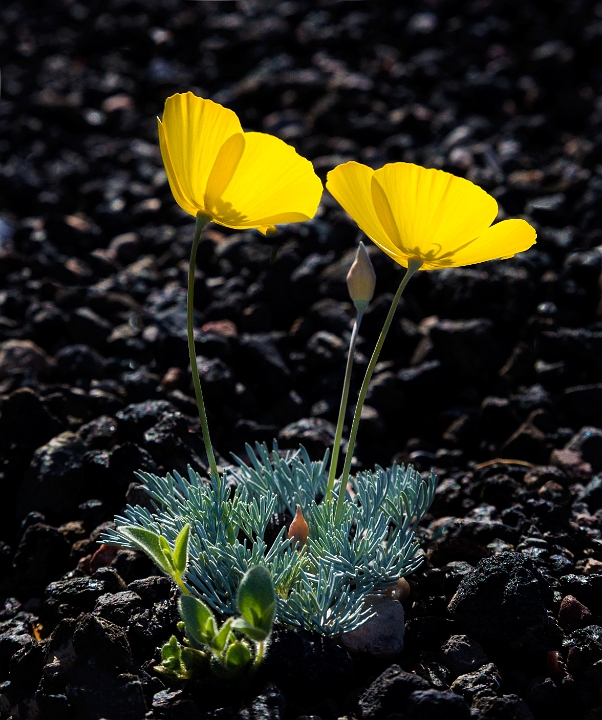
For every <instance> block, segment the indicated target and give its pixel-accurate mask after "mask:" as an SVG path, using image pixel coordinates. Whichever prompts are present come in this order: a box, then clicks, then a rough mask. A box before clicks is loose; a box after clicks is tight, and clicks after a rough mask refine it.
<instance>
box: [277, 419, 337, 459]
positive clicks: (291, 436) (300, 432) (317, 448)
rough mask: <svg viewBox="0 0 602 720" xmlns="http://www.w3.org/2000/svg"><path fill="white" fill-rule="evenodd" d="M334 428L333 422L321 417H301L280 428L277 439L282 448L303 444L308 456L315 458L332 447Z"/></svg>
mask: <svg viewBox="0 0 602 720" xmlns="http://www.w3.org/2000/svg"><path fill="white" fill-rule="evenodd" d="M335 430H336V428H335V426H334V424H333V423H331V422H329V421H328V420H324V419H323V418H303V419H301V420H297V421H296V422H293V423H291V424H290V425H287V426H286V427H284V428H282V430H281V431H280V432H279V433H278V440H279V441H280V444H281V446H282V447H283V448H297V447H299V445H303V447H304V448H305V449H306V450H307V452H308V453H309V455H310V457H311V458H312V459H315V460H317V459H322V458H323V457H324V452H325V451H326V449H327V448H330V447H332V443H333V441H334V434H335Z"/></svg>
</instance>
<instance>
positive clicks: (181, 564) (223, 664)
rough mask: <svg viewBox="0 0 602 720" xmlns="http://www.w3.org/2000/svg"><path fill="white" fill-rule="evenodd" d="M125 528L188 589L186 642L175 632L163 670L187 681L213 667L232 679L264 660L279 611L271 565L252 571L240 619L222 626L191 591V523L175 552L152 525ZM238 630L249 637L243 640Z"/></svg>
mask: <svg viewBox="0 0 602 720" xmlns="http://www.w3.org/2000/svg"><path fill="white" fill-rule="evenodd" d="M122 532H123V534H124V535H125V536H126V537H128V538H129V539H130V541H131V542H132V544H133V545H134V546H135V547H137V548H139V549H140V550H143V551H144V552H146V553H147V554H148V556H149V557H151V558H152V559H153V560H154V562H155V563H156V564H157V565H158V567H159V568H160V569H161V570H163V572H165V573H166V574H167V575H169V576H170V577H171V578H172V579H173V580H174V581H175V582H176V583H177V584H178V586H179V587H180V588H181V589H182V591H183V594H182V595H181V596H180V599H179V601H178V609H179V611H180V617H181V618H182V622H180V623H178V629H179V630H180V631H181V632H182V633H184V645H181V644H180V643H179V642H178V640H177V638H176V637H175V636H173V635H172V637H171V638H170V639H169V642H167V643H166V644H165V645H164V646H163V647H162V648H161V658H162V663H161V665H159V666H158V667H157V668H156V670H157V671H158V672H161V673H163V674H165V675H170V676H172V677H176V678H178V679H187V678H190V677H192V676H193V675H194V674H195V672H197V670H200V669H203V670H206V669H207V668H209V669H211V671H212V672H213V673H214V674H215V675H217V676H219V677H222V678H232V677H237V676H240V675H241V674H243V673H244V672H246V671H247V670H248V668H249V666H250V665H251V662H253V667H256V666H257V665H258V664H259V663H260V662H261V658H262V657H263V653H264V648H265V643H266V642H267V640H268V638H269V636H270V633H271V631H272V624H273V622H274V616H275V613H276V594H275V592H274V585H273V583H272V578H271V576H270V573H269V572H268V571H267V570H266V568H265V567H261V566H255V567H251V568H249V569H248V570H247V572H246V573H245V575H244V576H243V578H242V580H241V582H240V584H239V586H238V591H237V593H236V606H237V608H238V612H239V613H240V617H237V618H235V617H229V618H228V619H227V620H226V621H225V622H224V623H223V624H222V626H221V627H218V624H217V621H216V619H215V616H214V614H213V613H212V612H211V610H210V608H209V607H208V606H207V605H206V604H205V603H204V602H203V601H202V600H200V599H199V598H196V597H193V596H192V595H190V594H189V591H188V589H187V588H186V587H185V585H184V584H183V581H182V577H183V574H184V573H185V572H186V569H187V565H188V561H189V539H190V525H185V526H184V527H183V528H182V530H181V531H180V532H179V534H178V536H177V537H176V539H175V542H174V547H173V550H172V549H171V547H170V545H169V543H168V542H167V540H166V539H165V537H163V535H160V534H158V533H155V532H153V531H151V530H147V529H146V528H141V527H135V526H131V527H124V528H122ZM235 631H236V632H235ZM236 633H238V634H239V635H242V636H244V637H243V638H239V637H238V636H237V634H236ZM252 647H253V648H254V649H253V650H252Z"/></svg>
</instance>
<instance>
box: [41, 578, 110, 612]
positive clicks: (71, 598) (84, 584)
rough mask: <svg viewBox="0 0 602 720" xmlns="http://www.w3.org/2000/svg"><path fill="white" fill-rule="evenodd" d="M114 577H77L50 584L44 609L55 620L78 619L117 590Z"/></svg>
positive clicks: (45, 597)
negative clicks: (64, 618) (109, 593)
mask: <svg viewBox="0 0 602 720" xmlns="http://www.w3.org/2000/svg"><path fill="white" fill-rule="evenodd" d="M112 579H113V576H109V577H107V578H98V577H96V578H95V577H75V578H68V579H66V580H57V581H56V582H53V583H50V584H49V585H48V587H47V588H46V592H45V596H44V607H45V609H46V611H47V612H48V613H49V614H50V615H51V616H52V617H54V618H57V619H58V618H63V617H78V616H79V614H80V613H81V612H82V611H91V610H92V609H93V608H94V606H95V604H96V601H97V600H98V598H100V597H101V596H104V595H105V594H106V593H108V592H111V591H114V590H116V589H117V588H115V587H114V586H113V587H112V585H113V583H112Z"/></svg>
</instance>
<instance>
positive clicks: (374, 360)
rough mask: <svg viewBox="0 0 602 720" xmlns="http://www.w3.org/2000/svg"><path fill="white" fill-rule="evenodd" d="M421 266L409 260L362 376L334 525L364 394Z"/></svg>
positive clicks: (340, 511)
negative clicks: (388, 334)
mask: <svg viewBox="0 0 602 720" xmlns="http://www.w3.org/2000/svg"><path fill="white" fill-rule="evenodd" d="M421 265H422V262H421V261H420V260H418V258H410V259H409V260H408V269H407V271H406V274H405V275H404V276H403V280H402V281H401V283H400V284H399V287H398V288H397V292H396V293H395V297H394V298H393V302H392V303H391V307H390V308H389V312H388V314H387V318H386V320H385V324H384V325H383V328H382V330H381V331H380V335H379V336H378V342H377V343H376V347H375V348H374V352H373V353H372V357H371V358H370V363H369V364H368V368H367V370H366V374H365V376H364V381H363V382H362V387H361V388H360V393H359V395H358V398H357V404H356V406H355V412H354V414H353V422H352V424H351V432H350V433H349V445H348V447H347V454H346V455H345V465H344V466H343V472H342V474H341V484H340V487H339V498H338V501H337V509H336V514H335V523H336V524H339V523H340V522H341V518H342V516H343V500H344V498H345V490H346V489H347V479H348V478H349V470H350V469H351V460H352V459H353V451H354V449H355V439H356V437H357V429H358V427H359V424H360V418H361V416H362V408H363V407H364V401H365V399H366V393H367V392H368V386H369V385H370V380H372V373H373V372H374V368H375V367H376V363H377V362H378V357H379V355H380V351H381V350H382V347H383V344H384V342H385V338H386V337H387V333H388V332H389V328H390V327H391V322H392V321H393V316H394V315H395V311H396V310H397V305H398V304H399V300H400V298H401V296H402V294H403V291H404V290H405V288H406V285H407V284H408V282H409V281H410V278H411V277H412V275H414V273H415V272H416V271H417V270H419V269H420V266H421Z"/></svg>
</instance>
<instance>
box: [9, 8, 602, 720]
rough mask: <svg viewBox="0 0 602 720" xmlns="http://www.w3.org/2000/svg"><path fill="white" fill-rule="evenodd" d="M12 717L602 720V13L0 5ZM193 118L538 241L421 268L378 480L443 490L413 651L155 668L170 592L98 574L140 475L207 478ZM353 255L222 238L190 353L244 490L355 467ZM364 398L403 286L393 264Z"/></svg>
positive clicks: (305, 231)
mask: <svg viewBox="0 0 602 720" xmlns="http://www.w3.org/2000/svg"><path fill="white" fill-rule="evenodd" d="M0 62H1V64H2V98H1V99H0V487H1V489H2V496H1V501H0V601H1V602H3V603H4V605H3V608H2V609H0V717H2V718H26V719H31V720H35V719H36V718H40V719H41V720H46V719H48V720H80V719H81V720H100V718H108V719H109V720H139V719H141V718H143V717H144V718H149V719H152V718H174V719H175V718H177V719H178V720H198V719H199V718H203V719H204V720H228V719H229V718H231V717H235V718H237V719H239V720H251V719H253V720H260V719H261V720H263V719H266V720H268V719H269V720H289V719H290V720H295V718H298V717H299V716H307V715H313V716H319V717H320V718H323V719H325V720H330V719H334V718H337V717H341V716H343V715H345V716H346V717H348V718H362V720H386V719H387V718H389V719H390V720H393V719H394V720H417V719H418V718H420V720H437V719H441V720H443V719H445V720H456V719H458V720H460V719H466V720H468V718H473V720H481V719H485V718H487V719H489V718H491V719H493V720H511V719H516V720H532V718H537V719H538V720H539V719H540V718H541V719H543V718H545V719H546V720H555V719H556V718H558V719H559V718H571V719H572V718H575V719H577V720H579V719H580V718H587V719H588V720H595V719H596V718H602V709H601V707H600V691H601V689H602V537H601V532H600V527H601V520H602V430H601V429H600V426H601V425H602V320H601V294H600V287H601V286H600V276H601V272H602V250H601V248H602V3H600V2H592V1H591V0H540V1H539V2H537V1H535V0H521V2H517V1H514V0H512V1H511V0H470V1H469V0H466V1H465V2H461V1H460V0H430V1H428V2H426V1H425V2H419V1H418V0H407V1H404V2H398V1H395V0H390V1H388V2H387V1H386V0H379V1H378V2H364V0H360V1H358V2H350V1H347V2H346V1H338V2H337V1H336V0H332V1H329V0H321V2H307V1H305V0H285V1H283V2H269V1H268V0H239V1H238V2H230V1H226V2H192V1H188V0H137V1H136V0H104V2H98V1H97V0H86V2H83V1H82V2H78V1H77V0H57V2H55V3H40V2H34V1H33V0H31V1H30V2H26V1H25V0H17V1H16V2H11V0H6V1H5V2H2V4H1V6H0ZM187 90H192V91H193V92H195V93H196V94H199V95H202V96H204V97H211V98H212V99H213V100H215V101H217V102H220V103H223V104H225V105H227V106H228V107H230V108H232V109H233V110H235V111H236V112H237V113H238V115H239V117H240V118H241V121H242V124H243V126H244V127H245V128H247V129H252V130H261V131H265V132H269V133H273V134H275V135H277V136H279V137H281V138H283V139H284V140H286V141H287V142H289V143H291V144H293V145H294V146H295V147H296V148H297V149H298V151H299V152H300V153H301V154H303V155H305V156H306V157H308V158H310V159H311V160H312V161H313V163H314V166H315V169H316V171H317V172H318V174H319V175H320V176H321V177H322V178H324V177H325V174H326V172H327V171H328V170H330V169H331V168H333V167H334V166H335V165H337V164H338V163H341V162H344V161H347V160H350V159H354V160H358V161H360V162H364V163H366V164H369V165H371V166H373V167H378V166H380V165H382V164H384V163H385V162H390V161H400V160H403V161H408V162H416V163H419V164H424V165H427V166H431V167H439V168H443V169H445V170H448V171H450V172H453V173H455V174H458V175H462V176H465V177H467V178H469V179H470V180H472V181H474V182H476V183H477V184H479V185H480V186H482V187H483V188H485V189H486V190H488V191H489V192H490V193H492V194H493V195H494V196H495V197H496V199H497V200H498V202H499V205H500V216H499V217H500V218H503V217H517V216H524V217H525V218H527V219H528V220H529V221H530V222H532V223H533V224H534V225H535V226H536V228H537V230H538V241H537V244H536V245H535V246H534V247H533V248H532V249H531V250H529V251H528V252H526V253H523V254H521V255H519V256H517V257H515V258H513V259H511V260H507V261H499V262H491V263H487V264H484V265H477V266H473V267H467V268H460V269H446V270H441V271H437V272H424V273H420V274H419V275H418V276H417V277H416V278H415V279H413V280H412V282H411V283H410V285H409V286H408V289H407V291H406V294H405V296H404V298H403V300H402V302H401V305H400V308H399V311H398V313H397V316H396V319H395V321H394V324H393V327H392V330H391V333H390V335H389V337H388V339H387V342H386V344H385V347H384V350H383V353H382V356H381V361H380V363H379V365H378V366H377V371H376V374H375V376H374V380H373V383H372V386H371V388H370V391H369V396H368V400H367V405H366V408H365V410H364V416H363V420H362V423H361V426H360V432H359V442H358V446H357V453H356V455H357V463H356V466H355V467H356V469H360V468H362V467H371V466H373V465H374V464H375V463H379V464H382V465H387V464H389V463H390V462H392V461H393V460H395V461H397V462H411V463H413V464H414V465H415V466H416V467H417V468H418V469H419V470H421V471H426V470H427V469H428V468H430V467H435V468H436V469H437V473H438V475H439V478H440V481H439V482H440V484H439V488H438V490H437V494H436V498H435V501H434V504H433V506H432V508H431V512H430V514H429V515H428V516H427V517H426V518H425V520H424V522H423V523H422V525H421V528H420V530H419V538H420V541H421V543H422V545H423V547H424V548H425V551H426V562H425V563H424V565H423V566H422V568H421V569H420V570H419V571H418V572H416V573H414V574H413V575H412V576H410V577H409V578H408V579H409V582H410V586H411V593H410V596H409V598H408V599H406V600H405V601H404V607H405V612H406V621H407V626H406V637H405V648H404V650H403V652H402V653H401V654H400V655H399V656H396V657H393V658H386V659H382V660H378V661H377V660H374V659H370V658H364V657H359V656H355V657H351V656H350V655H349V653H348V652H347V651H346V650H345V649H344V648H343V647H342V646H340V645H338V644H336V643H335V642H334V641H332V640H328V639H324V638H319V637H316V636H312V635H310V634H308V633H304V632H292V631H290V630H283V629H278V630H277V631H276V633H275V637H274V640H273V643H272V647H271V649H270V651H269V653H268V656H267V659H266V661H265V664H264V666H263V669H262V671H261V673H260V674H259V676H258V677H257V678H256V679H255V680H254V682H252V683H251V684H247V685H236V686H232V685H223V684H220V683H219V682H218V681H216V680H215V679H212V678H199V679H198V680H195V681H194V682H188V683H175V682H172V683H169V682H166V681H165V680H163V679H161V678H159V677H158V676H157V675H156V674H155V673H154V672H153V670H152V667H153V665H154V664H156V662H157V660H158V657H159V656H158V654H157V648H158V647H159V646H160V645H161V644H162V643H163V642H165V641H166V640H167V639H168V638H169V636H170V634H171V633H172V632H173V631H174V628H175V623H176V622H177V619H178V618H177V610H176V605H175V601H176V597H177V593H176V589H175V587H174V586H172V584H171V582H170V581H169V580H167V579H166V578H163V577H160V576H158V575H157V571H156V569H155V568H154V567H153V565H152V564H151V563H150V561H148V560H147V559H146V558H145V557H143V556H142V555H140V554H139V553H136V552H133V551H127V550H117V549H116V548H111V547H106V546H102V547H100V546H99V543H98V538H99V537H100V535H101V533H102V531H103V528H106V527H107V523H110V522H111V521H112V518H113V517H114V515H115V513H116V512H119V511H120V510H121V509H122V508H123V506H124V505H125V503H126V502H131V503H142V504H144V503H145V502H147V500H146V496H145V494H144V492H143V491H142V489H141V487H140V485H139V484H138V483H137V482H136V479H135V476H134V472H135V471H136V470H138V469H144V470H148V471H152V472H157V473H164V472H167V471H171V470H173V469H177V470H180V471H182V470H185V468H186V466H187V464H188V463H190V464H191V465H192V466H193V467H195V468H196V469H198V470H200V471H204V470H205V469H206V457H205V453H204V448H203V444H202V441H201V438H200V432H199V421H198V415H197V412H196V406H195V402H194V399H193V391H192V386H191V380H190V375H189V371H188V359H187V349H186V336H185V321H186V317H185V304H186V293H185V289H184V288H185V278H186V272H187V263H188V254H189V250H190V242H191V239H192V233H193V221H192V218H190V217H189V216H187V215H185V214H184V213H183V212H182V211H180V210H179V208H178V207H177V205H176V204H175V202H174V200H173V198H172V196H171V193H170V191H169V187H168V185H167V181H166V176H165V173H164V171H163V168H162V163H161V159H160V154H159V149H158V143H157V137H156V116H157V115H158V114H160V113H161V111H162V106H163V102H164V100H165V98H166V97H167V96H168V95H170V94H172V93H174V92H183V91H187ZM358 238H359V234H358V230H357V227H356V226H355V224H354V223H353V222H352V221H351V220H350V219H349V218H348V217H347V216H346V215H345V213H344V212H343V211H342V210H341V209H340V208H339V207H338V206H337V204H336V203H335V202H334V201H333V199H332V198H331V197H330V196H329V195H328V194H327V193H325V194H324V198H323V202H322V205H321V209H320V211H319V213H318V216H317V217H316V219H315V220H313V221H311V222H308V223H306V224H303V225H299V226H290V227H284V228H281V229H280V230H279V232H278V234H277V235H276V236H274V237H270V238H265V237H262V236H260V235H259V234H258V233H256V232H244V233H239V232H232V231H229V230H226V229H224V228H221V227H218V226H215V225H213V226H210V228H209V229H208V230H207V231H206V232H205V234H204V239H203V241H202V242H201V246H200V251H199V260H198V268H197V275H196V281H195V290H196V298H195V304H196V311H197V312H196V319H195V322H196V327H197V350H198V353H199V364H200V372H201V377H202V382H203V387H204V391H205V397H206V403H207V406H208V412H209V421H210V427H211V431H212V435H213V439H214V442H215V445H216V449H217V452H218V456H219V460H220V462H221V463H222V464H225V463H227V462H229V461H230V453H231V452H237V453H244V444H245V442H251V443H252V442H254V441H266V442H268V443H271V441H272V439H273V438H277V439H278V441H279V445H280V447H281V448H294V447H297V446H298V445H299V443H303V444H304V445H305V446H306V447H307V448H308V450H309V451H310V453H311V454H312V455H313V456H314V457H319V456H321V454H322V453H323V452H324V449H325V448H326V447H328V446H329V444H330V442H331V440H332V436H333V431H334V426H333V422H334V421H336V412H337V409H338V402H339V389H340V388H341V385H342V380H343V372H344V362H345V352H346V347H347V343H348V340H349V335H350V329H351V323H352V319H353V312H352V305H351V304H350V302H349V299H348V295H347V291H346V286H345V276H346V273H347V270H348V268H349V266H350V264H351V262H352V258H353V254H354V251H355V247H356V243H357V240H358ZM370 253H371V257H372V260H373V263H374V265H375V268H376V272H377V290H376V296H375V299H374V301H373V303H372V304H371V306H370V308H369V310H368V311H367V313H366V316H365V320H364V323H363V325H362V329H361V338H360V340H359V344H358V347H359V356H358V361H357V364H356V371H355V374H354V381H353V387H352V395H351V397H354V394H353V393H354V392H355V393H356V392H357V389H358V386H359V382H360V380H361V377H362V374H363V373H362V371H363V369H364V368H365V366H366V364H367V358H368V357H369V355H370V353H371V350H372V347H373V345H374V342H375V340H376V337H377V335H378V332H379V330H380V326H381V324H382V321H383V320H384V316H385V314H386V312H387V309H388V305H389V303H390V300H391V298H392V294H393V292H394V291H395V288H396V286H397V284H398V282H399V279H400V277H401V272H402V271H401V269H400V268H399V267H398V266H396V265H395V264H394V263H393V262H392V261H391V260H390V259H389V258H388V257H386V256H385V255H383V254H382V253H380V251H378V250H377V249H376V248H374V247H372V248H370Z"/></svg>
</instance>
